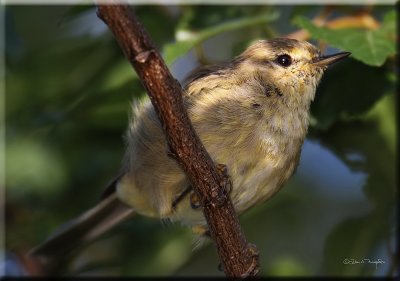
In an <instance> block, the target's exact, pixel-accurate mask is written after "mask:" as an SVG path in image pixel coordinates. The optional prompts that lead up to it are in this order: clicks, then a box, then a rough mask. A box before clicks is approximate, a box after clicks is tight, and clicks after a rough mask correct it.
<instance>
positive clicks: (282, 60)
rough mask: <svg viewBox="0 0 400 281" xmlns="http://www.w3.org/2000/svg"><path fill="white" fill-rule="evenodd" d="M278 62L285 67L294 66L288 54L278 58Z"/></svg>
mask: <svg viewBox="0 0 400 281" xmlns="http://www.w3.org/2000/svg"><path fill="white" fill-rule="evenodd" d="M276 62H277V63H278V64H280V65H282V66H284V67H288V66H289V65H291V64H292V57H291V56H289V55H287V54H284V55H280V56H279V57H277V58H276Z"/></svg>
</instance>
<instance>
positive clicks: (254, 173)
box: [171, 151, 299, 226]
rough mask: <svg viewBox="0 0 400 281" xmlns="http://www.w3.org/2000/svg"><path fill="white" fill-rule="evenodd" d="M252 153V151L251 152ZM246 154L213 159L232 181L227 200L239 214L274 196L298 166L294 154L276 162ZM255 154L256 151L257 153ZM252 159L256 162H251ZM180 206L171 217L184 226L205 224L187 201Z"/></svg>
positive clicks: (198, 212)
mask: <svg viewBox="0 0 400 281" xmlns="http://www.w3.org/2000/svg"><path fill="white" fill-rule="evenodd" d="M254 153H256V152H254ZM254 153H251V152H250V151H248V152H247V155H248V157H243V155H242V156H239V158H240V160H239V159H237V158H236V157H235V155H238V153H236V154H235V153H234V152H233V153H232V154H231V157H230V159H227V158H226V159H220V158H219V159H217V161H216V163H221V164H225V165H226V166H227V168H228V174H229V176H230V177H231V180H232V190H231V191H230V194H229V196H230V198H231V200H232V203H233V205H234V206H235V210H236V212H237V213H239V214H240V213H242V212H244V211H245V210H247V209H248V208H250V207H252V206H253V205H255V204H258V203H261V202H263V201H265V200H268V199H269V198H270V197H272V196H273V195H274V194H276V193H277V192H278V191H279V190H280V189H281V188H282V186H283V185H284V184H285V183H286V182H287V180H288V179H289V178H290V176H291V175H292V174H293V172H294V169H295V167H296V166H297V163H298V158H299V157H298V156H299V155H297V154H299V153H296V154H286V155H284V156H282V157H280V158H279V161H276V158H275V157H271V156H268V155H265V156H264V157H260V155H259V154H258V155H257V157H255V155H253V154H254ZM257 153H259V152H257ZM255 159H258V160H257V161H255ZM185 201H186V202H182V203H181V204H180V208H179V210H177V212H175V213H174V214H173V216H172V217H171V219H172V220H174V221H180V222H182V223H183V224H186V225H191V226H193V225H205V224H206V221H205V219H204V216H203V212H202V211H201V209H196V210H193V209H192V208H191V207H190V201H189V198H186V200H185Z"/></svg>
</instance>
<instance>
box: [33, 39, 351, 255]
mask: <svg viewBox="0 0 400 281" xmlns="http://www.w3.org/2000/svg"><path fill="white" fill-rule="evenodd" d="M348 55H349V53H339V54H336V55H332V56H328V57H322V56H321V55H320V52H319V51H318V49H316V48H315V47H314V46H312V45H311V44H309V43H307V42H300V41H296V40H291V39H272V40H263V41H258V42H256V43H255V44H253V45H251V46H250V47H249V48H248V49H247V50H245V51H244V52H243V53H242V54H241V55H240V56H238V57H237V58H235V59H234V60H233V61H231V62H230V63H227V64H222V65H214V66H209V67H205V68H202V69H199V70H197V71H195V72H194V73H193V74H192V75H191V76H190V77H189V78H188V82H187V84H186V86H185V96H184V102H185V104H186V107H187V110H188V113H189V117H190V119H191V121H192V123H193V126H194V128H195V130H196V132H197V133H198V135H199V136H200V139H201V141H202V142H203V144H204V146H205V148H206V149H207V151H208V152H209V154H210V155H211V157H212V159H213V160H214V161H215V163H218V164H224V165H226V166H227V170H228V173H229V175H230V176H231V179H232V184H233V185H232V186H233V187H232V190H231V192H230V197H231V199H232V201H233V204H234V206H235V209H236V211H237V212H239V213H242V212H243V211H245V210H246V209H248V208H250V207H251V206H253V205H254V204H256V203H259V202H261V201H265V200H267V199H268V198H270V197H271V196H272V195H274V194H275V193H276V192H277V191H278V190H279V189H280V188H281V187H282V186H283V185H284V184H285V183H286V182H287V180H288V179H289V178H290V176H291V175H292V174H293V172H294V170H295V168H296V166H297V165H298V162H299V158H300V151H301V146H302V144H303V142H304V139H305V136H306V133H307V128H308V122H309V107H310V103H311V101H312V100H313V99H314V96H315V91H316V88H317V85H318V83H319V81H320V79H321V77H322V74H323V72H324V70H325V69H326V68H327V66H328V65H329V64H331V63H333V62H335V61H338V60H339V59H341V58H344V57H346V56H348ZM126 140H127V149H126V154H125V159H124V164H123V167H122V169H121V176H120V177H119V178H118V179H117V180H116V181H114V182H113V185H115V186H116V191H117V192H116V193H113V194H111V195H109V196H108V197H107V198H105V199H104V200H103V201H102V202H101V203H100V204H99V205H97V206H95V207H94V208H92V209H91V210H89V211H88V212H86V213H84V214H83V215H81V216H80V217H78V218H77V219H75V220H74V221H72V222H71V223H70V224H69V225H67V226H66V227H65V228H64V229H63V230H62V231H59V232H58V234H56V235H54V236H53V237H51V238H50V239H49V240H48V241H46V242H45V243H44V244H42V245H40V246H39V247H37V248H36V249H35V251H34V253H35V254H37V255H43V256H49V255H54V254H55V253H58V252H61V250H60V248H61V247H64V248H67V246H68V243H70V244H72V242H76V241H75V240H77V239H80V241H84V240H88V239H92V238H93V237H96V236H98V235H99V234H101V233H102V232H104V231H105V230H107V229H108V228H110V227H112V226H113V225H115V224H116V223H119V222H120V221H121V220H124V219H126V218H127V217H129V216H130V215H131V213H133V211H135V212H137V213H139V214H143V215H146V216H150V217H158V218H168V219H171V220H174V221H181V222H183V223H184V224H188V225H190V226H192V227H193V228H194V229H196V230H199V229H200V230H204V229H205V220H204V218H203V214H202V211H201V210H200V209H195V208H193V204H191V201H190V194H189V192H187V191H188V190H189V191H190V182H189V181H188V179H187V178H186V176H185V174H184V173H183V171H182V170H181V169H180V168H179V166H178V165H177V163H176V162H175V161H174V160H173V159H172V158H170V157H169V156H168V153H167V151H168V149H167V144H166V140H165V136H164V133H163V131H162V129H161V125H160V122H159V120H158V118H157V116H156V114H155V112H154V109H153V107H152V105H151V103H150V101H149V100H148V99H145V100H144V101H142V102H140V103H138V104H135V105H134V106H133V116H132V119H131V122H130V126H129V129H128V132H127V135H126ZM118 200H120V201H122V202H124V203H125V204H127V205H128V206H129V208H128V207H126V206H124V205H123V204H121V203H120V201H118ZM131 208H132V209H131ZM104 217H106V218H104ZM67 240H69V241H67ZM65 242H67V243H65Z"/></svg>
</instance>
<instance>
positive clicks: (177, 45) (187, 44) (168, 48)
mask: <svg viewBox="0 0 400 281" xmlns="http://www.w3.org/2000/svg"><path fill="white" fill-rule="evenodd" d="M278 16H279V15H278V13H277V12H272V13H271V12H268V13H266V14H263V15H261V16H257V17H246V18H242V19H239V20H232V21H228V22H224V23H222V24H220V25H217V26H213V27H210V28H207V29H204V30H203V31H201V32H199V33H196V34H193V35H192V36H191V38H190V39H187V40H182V41H178V42H174V43H170V44H166V45H164V49H163V54H164V59H165V61H166V63H167V64H168V65H170V64H171V63H172V62H173V61H174V60H176V59H177V58H178V57H179V56H182V55H184V54H185V53H187V52H188V51H189V50H190V49H192V48H193V47H195V46H197V45H198V44H200V43H201V42H203V41H205V40H207V39H208V38H210V37H213V36H216V35H218V34H220V33H223V32H227V31H232V30H237V29H241V28H245V27H249V26H253V25H260V24H265V23H268V22H271V21H274V20H276V19H277V18H278Z"/></svg>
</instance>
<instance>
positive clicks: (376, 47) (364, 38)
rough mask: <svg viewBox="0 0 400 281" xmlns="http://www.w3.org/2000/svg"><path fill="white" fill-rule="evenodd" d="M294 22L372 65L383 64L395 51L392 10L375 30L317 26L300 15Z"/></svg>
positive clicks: (313, 35) (317, 37)
mask: <svg viewBox="0 0 400 281" xmlns="http://www.w3.org/2000/svg"><path fill="white" fill-rule="evenodd" d="M294 23H295V24H297V25H298V26H300V27H302V28H304V29H307V30H308V31H309V32H310V33H311V35H312V37H314V38H316V39H320V40H324V41H326V42H327V43H329V44H330V45H332V46H333V47H336V48H339V49H343V50H345V51H349V52H351V53H352V56H353V57H354V58H355V59H357V60H359V61H362V62H364V63H365V64H369V65H372V66H381V65H383V64H384V63H385V61H386V59H387V57H388V56H391V55H393V54H394V53H395V52H396V47H395V41H394V38H395V33H394V25H395V15H394V12H393V13H392V12H389V13H387V14H386V16H385V18H384V22H383V24H382V28H380V29H377V30H365V29H358V28H347V29H339V30H332V29H328V28H325V27H317V26H315V25H314V24H313V23H312V22H311V21H310V20H308V19H306V18H305V17H302V16H298V17H296V18H295V19H294Z"/></svg>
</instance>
